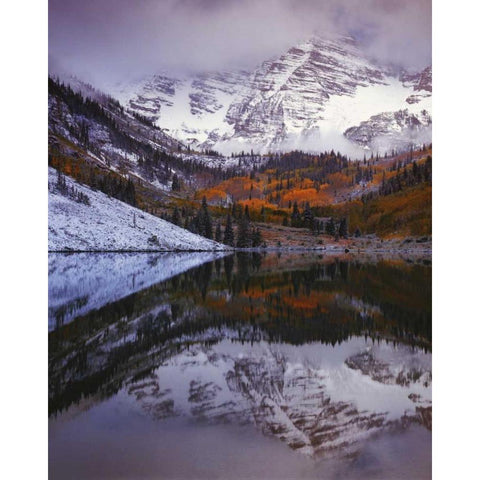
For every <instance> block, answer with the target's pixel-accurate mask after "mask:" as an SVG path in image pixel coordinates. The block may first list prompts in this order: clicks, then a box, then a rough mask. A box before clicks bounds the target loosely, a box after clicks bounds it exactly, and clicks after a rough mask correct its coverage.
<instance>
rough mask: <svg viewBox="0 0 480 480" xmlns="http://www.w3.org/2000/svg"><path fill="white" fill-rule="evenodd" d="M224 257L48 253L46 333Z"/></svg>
mask: <svg viewBox="0 0 480 480" xmlns="http://www.w3.org/2000/svg"><path fill="white" fill-rule="evenodd" d="M224 255H225V253H223V252H202V253H199V252H189V253H187V252H182V253H179V252H175V253H173V252H167V253H74V254H64V253H50V254H49V256H48V305H49V314H48V329H49V331H50V330H53V329H54V328H55V326H56V322H57V319H58V321H59V322H60V323H61V324H62V325H63V324H65V323H68V322H70V321H71V320H73V319H74V318H75V317H77V316H79V315H85V314H86V313H88V312H89V311H91V310H93V309H98V308H100V307H102V306H103V305H106V304H107V303H112V302H116V301H118V300H120V299H121V298H124V297H126V296H128V295H131V294H132V293H135V292H138V291H140V290H143V289H145V288H148V287H150V286H151V285H154V284H156V283H158V282H163V281H165V280H168V279H169V278H171V277H174V276H175V275H178V274H180V273H182V272H185V271H187V270H190V269H191V268H194V267H197V266H199V265H201V264H202V263H205V262H210V261H213V260H216V259H218V258H221V257H223V256H224Z"/></svg>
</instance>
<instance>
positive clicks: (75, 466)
mask: <svg viewBox="0 0 480 480" xmlns="http://www.w3.org/2000/svg"><path fill="white" fill-rule="evenodd" d="M431 274H432V269H431V264H430V262H429V261H427V260H408V259H407V260H405V259H400V258H395V259H387V258H372V257H364V256H349V255H348V254H346V255H343V256H337V257H333V256H322V255H319V254H317V253H313V252H304V253H299V252H297V253H288V252H275V253H258V252H237V253H235V254H230V255H227V254H224V253H219V252H216V253H215V252H212V253H162V254H160V253H130V254H129V253H104V254H99V253H97V254H89V253H81V254H79V253H77V254H54V253H52V254H50V255H49V319H48V328H49V471H50V478H135V479H137V478H229V479H230V478H231V479H235V478H272V479H274V478H275V479H276V478H322V479H363V478H365V479H367V478H368V479H370V478H374V479H375V478H378V479H385V478H389V479H396V478H398V479H412V478H415V479H423V478H431V440H432V436H431V422H432V356H431V350H432V342H431V339H432V319H431V280H432V277H431Z"/></svg>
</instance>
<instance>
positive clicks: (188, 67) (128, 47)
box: [49, 0, 431, 83]
mask: <svg viewBox="0 0 480 480" xmlns="http://www.w3.org/2000/svg"><path fill="white" fill-rule="evenodd" d="M314 32H317V33H324V34H328V33H329V32H340V33H349V34H352V35H354V36H356V37H357V38H358V39H359V40H360V41H361V42H363V43H364V44H365V46H366V48H367V49H368V52H369V53H370V54H371V55H372V56H373V57H376V58H377V59H379V60H381V61H388V62H391V63H394V64H397V65H401V66H404V67H406V68H413V69H419V68H422V67H424V66H426V65H427V64H429V63H430V62H431V0H81V1H79V0H50V1H49V56H50V64H51V66H52V67H53V69H58V68H63V69H65V70H67V71H69V72H72V73H75V74H77V75H79V76H80V77H81V78H84V79H85V80H88V81H91V82H93V83H103V82H104V81H106V82H108V83H109V82H111V81H116V80H119V79H124V78H125V77H137V76H140V75H144V74H146V73H153V72H157V71H161V70H167V71H170V72H172V73H179V72H184V71H208V70H214V69H223V68H227V69H228V68H246V69H251V68H254V67H255V66H256V65H258V64H259V63H261V62H262V61H263V60H265V59H267V58H270V57H272V56H274V55H278V54H281V53H283V52H284V51H285V50H286V49H288V48H289V47H291V46H292V45H294V44H295V43H297V42H300V41H302V40H304V39H306V38H308V37H309V36H310V35H311V34H312V33H314Z"/></svg>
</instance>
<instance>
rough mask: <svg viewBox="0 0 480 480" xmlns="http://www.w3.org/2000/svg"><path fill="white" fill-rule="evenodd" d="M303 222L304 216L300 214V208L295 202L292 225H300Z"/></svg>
mask: <svg viewBox="0 0 480 480" xmlns="http://www.w3.org/2000/svg"><path fill="white" fill-rule="evenodd" d="M301 223H302V217H301V216H300V211H299V210H298V205H297V202H296V201H295V203H294V204H293V211H292V217H291V224H292V227H300V226H301Z"/></svg>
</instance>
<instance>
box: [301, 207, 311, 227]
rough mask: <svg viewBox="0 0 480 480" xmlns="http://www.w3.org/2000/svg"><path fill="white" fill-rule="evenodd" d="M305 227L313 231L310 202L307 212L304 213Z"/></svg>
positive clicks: (306, 208)
mask: <svg viewBox="0 0 480 480" xmlns="http://www.w3.org/2000/svg"><path fill="white" fill-rule="evenodd" d="M303 226H304V227H306V228H309V229H310V230H313V213H312V210H311V208H310V203H309V202H307V203H306V204H305V210H304V211H303Z"/></svg>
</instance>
